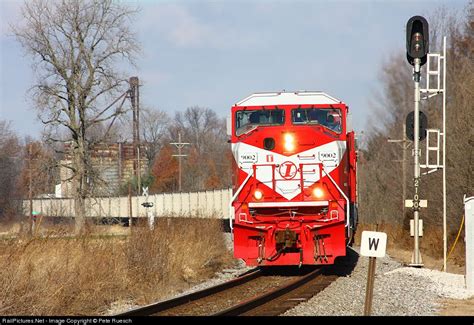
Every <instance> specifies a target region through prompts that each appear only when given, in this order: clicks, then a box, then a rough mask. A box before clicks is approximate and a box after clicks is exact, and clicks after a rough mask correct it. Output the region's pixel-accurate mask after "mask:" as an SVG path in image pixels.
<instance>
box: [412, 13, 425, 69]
mask: <svg viewBox="0 0 474 325" xmlns="http://www.w3.org/2000/svg"><path fill="white" fill-rule="evenodd" d="M428 52H429V29H428V22H427V21H426V19H425V18H424V17H422V16H413V17H411V18H410V19H409V20H408V22H407V60H408V63H410V64H411V65H415V59H421V63H420V66H421V65H423V64H425V63H426V59H427V58H426V56H427V54H428Z"/></svg>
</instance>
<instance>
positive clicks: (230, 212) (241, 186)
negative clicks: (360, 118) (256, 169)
mask: <svg viewBox="0 0 474 325" xmlns="http://www.w3.org/2000/svg"><path fill="white" fill-rule="evenodd" d="M252 175H253V168H252V170H251V171H250V172H249V174H248V175H247V178H246V179H245V180H244V181H243V183H242V184H241V185H240V187H239V188H238V189H237V191H236V192H235V194H234V195H233V196H232V198H231V199H230V202H229V226H230V232H231V233H232V234H233V230H234V227H233V226H232V221H233V220H234V213H235V211H234V213H232V208H233V206H232V203H234V200H235V199H236V198H237V196H238V195H239V194H240V192H241V191H242V189H243V188H244V186H245V184H247V182H248V181H249V179H250V177H252Z"/></svg>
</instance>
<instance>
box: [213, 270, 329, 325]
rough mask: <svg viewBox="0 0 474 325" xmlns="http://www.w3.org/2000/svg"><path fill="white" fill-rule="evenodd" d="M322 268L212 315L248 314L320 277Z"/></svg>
mask: <svg viewBox="0 0 474 325" xmlns="http://www.w3.org/2000/svg"><path fill="white" fill-rule="evenodd" d="M323 270H324V267H321V268H318V269H316V270H314V271H312V272H311V273H308V274H307V275H305V276H303V277H301V278H299V279H296V280H295V281H292V282H290V283H289V284H287V285H284V286H281V287H279V288H277V289H276V290H273V291H270V292H267V293H265V294H263V295H261V296H258V297H255V298H253V299H250V300H247V301H245V302H243V303H241V304H238V305H236V306H233V307H230V308H228V309H226V310H223V311H221V312H218V313H216V314H214V315H213V316H238V315H241V314H243V313H245V312H248V311H250V310H252V309H255V308H257V307H259V306H261V305H263V304H265V303H267V302H269V301H272V300H275V299H277V298H279V297H281V296H283V295H284V294H286V293H289V292H291V291H293V290H295V289H297V288H299V287H300V286H302V285H304V284H305V283H307V282H308V281H310V280H312V279H314V278H316V277H317V276H320V275H321V274H322V273H323Z"/></svg>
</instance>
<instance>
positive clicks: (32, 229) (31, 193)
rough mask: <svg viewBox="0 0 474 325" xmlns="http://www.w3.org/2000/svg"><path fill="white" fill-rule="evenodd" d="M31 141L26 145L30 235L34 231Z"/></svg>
mask: <svg viewBox="0 0 474 325" xmlns="http://www.w3.org/2000/svg"><path fill="white" fill-rule="evenodd" d="M32 155H33V154H32V150H31V143H30V144H29V145H28V199H29V201H30V232H31V235H33V233H34V230H35V229H34V222H33V184H32V175H31V174H32V173H31V169H32V166H31V160H32Z"/></svg>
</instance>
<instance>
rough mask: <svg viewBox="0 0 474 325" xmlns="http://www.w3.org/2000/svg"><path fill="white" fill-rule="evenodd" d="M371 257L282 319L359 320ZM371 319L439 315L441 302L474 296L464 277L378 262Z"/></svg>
mask: <svg viewBox="0 0 474 325" xmlns="http://www.w3.org/2000/svg"><path fill="white" fill-rule="evenodd" d="M368 261H369V258H368V257H363V256H360V257H359V259H358V261H357V265H356V267H355V268H354V270H353V271H352V273H351V274H350V275H348V276H346V277H341V278H339V279H337V280H336V281H335V282H333V283H332V284H330V285H329V286H328V287H327V288H326V289H324V290H323V291H322V292H321V293H319V294H318V295H317V296H315V297H313V298H311V299H310V300H308V301H307V302H304V303H301V304H299V305H298V306H296V307H295V308H293V309H290V310H288V311H287V312H286V313H284V314H283V316H360V315H363V313H364V303H365V293H366V286H367V274H368V264H369V263H368ZM375 274H376V276H375V283H374V296H373V302H372V313H371V314H372V315H378V316H430V315H436V312H437V311H438V309H439V307H440V305H439V300H440V298H454V299H466V298H469V297H472V296H474V292H468V291H467V290H466V289H465V286H464V276H463V275H459V274H451V273H444V272H440V271H436V270H430V269H424V268H421V269H420V268H412V267H403V266H402V265H401V264H400V263H399V262H397V261H395V260H393V259H391V258H390V257H389V256H385V257H383V258H377V262H376V273H375Z"/></svg>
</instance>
